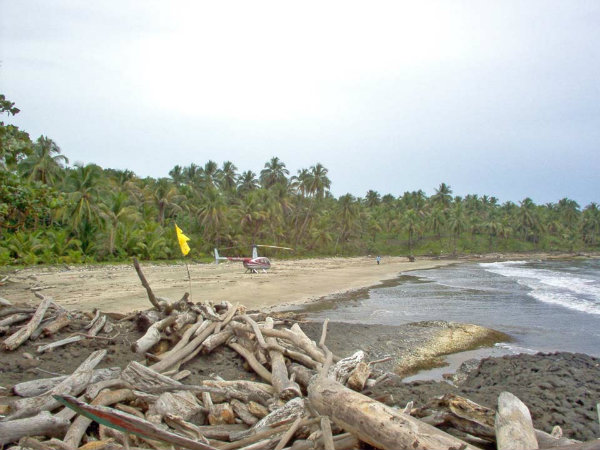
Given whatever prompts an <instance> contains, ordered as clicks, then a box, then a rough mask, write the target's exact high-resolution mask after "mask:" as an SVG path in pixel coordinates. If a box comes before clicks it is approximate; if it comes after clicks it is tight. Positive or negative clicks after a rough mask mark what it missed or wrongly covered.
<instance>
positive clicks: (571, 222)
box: [557, 197, 580, 230]
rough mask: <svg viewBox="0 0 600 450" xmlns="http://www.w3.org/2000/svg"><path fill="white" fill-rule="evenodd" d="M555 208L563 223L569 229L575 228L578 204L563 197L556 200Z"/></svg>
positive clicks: (578, 214)
mask: <svg viewBox="0 0 600 450" xmlns="http://www.w3.org/2000/svg"><path fill="white" fill-rule="evenodd" d="M557 209H558V213H559V214H560V217H561V221H562V222H563V224H564V225H565V226H566V227H567V228H568V229H570V230H573V229H575V227H576V225H577V222H578V221H579V216H580V212H579V204H578V203H577V202H576V201H575V200H571V199H569V198H566V197H565V198H562V199H560V200H559V201H558V205H557Z"/></svg>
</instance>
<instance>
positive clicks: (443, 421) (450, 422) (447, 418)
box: [421, 412, 496, 442]
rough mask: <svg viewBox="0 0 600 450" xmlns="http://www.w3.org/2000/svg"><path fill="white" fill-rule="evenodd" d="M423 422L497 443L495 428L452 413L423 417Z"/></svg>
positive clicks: (439, 413)
mask: <svg viewBox="0 0 600 450" xmlns="http://www.w3.org/2000/svg"><path fill="white" fill-rule="evenodd" d="M421 421H422V422H424V423H427V424H429V425H432V426H434V427H440V426H445V427H452V428H455V429H457V430H459V431H462V432H463V433H468V434H470V435H473V436H477V437H478V438H480V439H484V440H485V441H487V442H496V433H495V430H494V428H493V427H490V426H488V425H486V424H482V423H479V422H476V421H473V420H469V419H465V418H463V417H459V416H457V415H455V414H453V413H451V412H438V413H435V414H432V415H431V416H427V417H423V418H422V419H421Z"/></svg>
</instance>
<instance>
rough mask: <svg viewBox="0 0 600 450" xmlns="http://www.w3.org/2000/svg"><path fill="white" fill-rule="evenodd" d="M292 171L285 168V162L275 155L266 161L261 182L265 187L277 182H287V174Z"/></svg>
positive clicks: (261, 174) (261, 172) (267, 187)
mask: <svg viewBox="0 0 600 450" xmlns="http://www.w3.org/2000/svg"><path fill="white" fill-rule="evenodd" d="M289 174H290V171H289V170H287V169H286V168H285V164H284V163H283V162H282V161H280V160H279V158H278V157H276V156H274V157H273V158H271V160H270V161H269V162H267V163H265V168H264V169H263V170H261V171H260V183H261V185H262V187H264V188H265V189H269V188H270V187H271V186H273V185H274V184H277V183H287V175H289Z"/></svg>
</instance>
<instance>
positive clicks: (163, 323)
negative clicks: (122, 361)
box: [131, 316, 177, 355]
mask: <svg viewBox="0 0 600 450" xmlns="http://www.w3.org/2000/svg"><path fill="white" fill-rule="evenodd" d="M176 320H177V317H175V316H169V317H167V318H165V319H163V320H160V321H158V322H156V323H154V324H152V325H151V326H150V327H149V328H148V330H146V334H144V335H143V336H142V337H141V338H139V339H138V340H137V341H135V342H134V343H133V344H132V345H131V350H132V351H134V352H136V353H137V354H141V355H143V354H144V353H146V352H147V351H148V350H150V349H151V348H152V347H153V346H154V344H156V343H157V342H158V341H160V339H161V333H162V331H163V330H164V329H165V328H167V327H168V326H169V325H171V324H173V323H175V321H176Z"/></svg>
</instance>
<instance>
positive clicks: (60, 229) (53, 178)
mask: <svg viewBox="0 0 600 450" xmlns="http://www.w3.org/2000/svg"><path fill="white" fill-rule="evenodd" d="M18 112H19V109H18V108H16V107H15V104H14V103H13V102H11V101H10V100H8V99H6V98H5V96H4V95H0V113H1V115H2V119H5V120H6V119H8V120H9V119H10V117H11V116H14V115H15V114H17V113H18ZM332 183H333V181H332V180H331V179H330V178H329V177H328V170H327V168H325V167H323V165H321V164H319V163H318V162H317V163H315V165H314V166H312V167H308V168H305V169H301V170H298V171H297V173H295V174H292V173H290V171H289V170H288V169H287V168H286V165H285V162H284V161H281V160H280V159H279V158H277V157H276V156H274V157H273V158H271V159H270V160H269V161H267V162H265V164H264V168H263V169H262V170H261V171H260V173H254V172H252V171H250V170H243V168H238V167H236V165H235V162H232V161H225V162H223V163H222V164H221V165H219V164H218V163H216V162H214V161H207V162H204V163H202V162H199V163H198V164H195V163H192V164H190V165H189V166H186V167H181V166H175V167H173V168H172V169H171V170H170V171H169V177H165V178H158V179H155V178H151V177H146V178H140V177H138V176H136V174H135V173H133V172H132V171H129V170H115V169H110V168H102V167H100V166H98V165H95V164H87V165H82V164H74V165H73V166H70V165H69V159H68V158H67V156H66V155H64V154H62V152H61V149H60V147H59V145H58V144H57V143H56V142H54V141H53V140H52V139H51V138H49V137H46V136H40V137H39V138H37V139H36V140H33V139H32V138H31V137H30V136H29V134H28V133H27V132H26V131H25V130H21V129H19V128H18V127H16V126H14V125H11V124H8V123H5V122H4V121H1V122H0V264H2V265H7V264H19V265H22V264H27V265H29V264H42V263H43V264H55V263H67V264H69V263H84V262H85V263H88V262H101V261H122V260H126V259H128V258H130V257H132V256H136V257H138V258H140V259H145V260H168V259H180V258H181V257H182V255H181V252H180V250H179V245H178V243H177V239H176V237H175V226H174V225H175V223H177V225H178V226H179V227H180V228H181V229H182V230H184V232H185V234H186V235H187V236H188V237H190V239H191V240H190V247H191V249H192V250H191V252H190V254H189V255H188V258H193V259H195V260H208V259H209V258H210V257H211V254H212V249H213V248H214V247H219V248H223V247H236V248H237V250H231V251H232V252H234V253H235V252H236V251H237V253H240V254H249V247H250V245H251V244H252V243H263V244H272V245H280V246H287V247H293V248H294V249H295V251H294V252H293V253H292V254H288V253H283V252H281V253H278V252H280V251H278V250H273V249H270V250H267V252H269V254H270V255H271V254H272V255H277V256H278V257H295V258H297V257H306V256H308V257H310V256H356V255H367V254H387V255H406V256H409V255H430V256H431V255H432V256H442V255H459V254H473V253H486V252H515V251H570V252H572V251H590V250H598V249H599V248H600V245H599V236H600V211H599V210H598V205H597V204H596V203H590V204H589V205H579V204H578V203H577V202H575V201H574V200H571V199H568V198H562V199H557V202H556V203H548V204H544V205H537V204H535V203H534V202H533V201H532V200H531V199H530V198H524V199H523V200H522V201H520V202H518V204H517V203H514V202H510V201H507V202H500V201H499V200H498V199H497V198H495V197H489V196H487V195H478V194H472V195H467V196H465V197H458V196H453V195H452V188H451V186H449V185H447V184H445V183H441V184H440V185H439V186H438V187H437V188H436V189H435V193H434V194H433V195H431V196H429V197H428V196H427V195H425V192H424V191H422V190H418V191H412V192H404V193H403V194H401V195H398V196H396V195H393V194H389V193H386V194H381V193H379V192H376V191H373V190H370V191H368V192H366V193H365V196H364V198H357V197H355V196H353V195H351V194H346V195H342V196H340V197H338V198H335V197H334V196H333V195H332V194H331V192H330V188H331V185H332Z"/></svg>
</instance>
